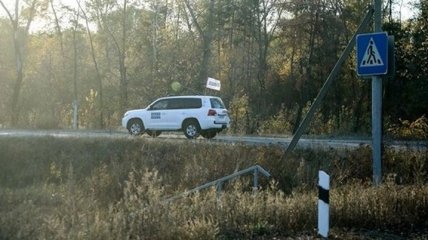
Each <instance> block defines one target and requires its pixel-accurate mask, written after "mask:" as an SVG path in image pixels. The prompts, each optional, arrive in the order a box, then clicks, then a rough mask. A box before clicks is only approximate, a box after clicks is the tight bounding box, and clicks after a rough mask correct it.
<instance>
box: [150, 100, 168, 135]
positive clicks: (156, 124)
mask: <svg viewBox="0 0 428 240" xmlns="http://www.w3.org/2000/svg"><path fill="white" fill-rule="evenodd" d="M168 104H169V99H161V100H159V101H156V102H155V103H153V104H152V105H150V107H149V108H148V109H147V113H148V114H147V119H146V121H145V127H146V129H164V128H165V125H166V119H165V117H166V111H167V109H168Z"/></svg>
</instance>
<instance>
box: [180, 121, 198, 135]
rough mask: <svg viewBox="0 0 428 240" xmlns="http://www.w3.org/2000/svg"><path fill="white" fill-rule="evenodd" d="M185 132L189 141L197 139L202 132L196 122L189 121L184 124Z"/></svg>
mask: <svg viewBox="0 0 428 240" xmlns="http://www.w3.org/2000/svg"><path fill="white" fill-rule="evenodd" d="M183 132H184V135H185V136H186V137H187V138H188V139H193V138H197V137H199V134H200V132H201V127H200V126H199V123H198V122H197V121H196V120H187V121H186V122H185V123H184V124H183Z"/></svg>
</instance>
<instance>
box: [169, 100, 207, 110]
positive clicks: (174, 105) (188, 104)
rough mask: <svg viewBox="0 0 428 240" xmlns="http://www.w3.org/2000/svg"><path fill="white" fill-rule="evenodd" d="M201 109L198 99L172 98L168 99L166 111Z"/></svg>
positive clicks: (200, 102) (200, 101)
mask: <svg viewBox="0 0 428 240" xmlns="http://www.w3.org/2000/svg"><path fill="white" fill-rule="evenodd" d="M201 107H202V100H201V99H200V98H174V99H170V101H169V104H168V109H195V108H201Z"/></svg>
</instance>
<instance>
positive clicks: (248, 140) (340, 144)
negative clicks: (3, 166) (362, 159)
mask: <svg viewBox="0 0 428 240" xmlns="http://www.w3.org/2000/svg"><path fill="white" fill-rule="evenodd" d="M43 136H51V137H58V138H133V136H130V135H129V134H128V133H127V132H126V131H125V130H123V131H119V130H78V131H74V130H22V129H0V137H43ZM141 137H142V138H148V139H153V138H152V137H150V136H148V135H147V134H144V135H143V136H141ZM157 138H158V139H159V140H170V139H173V140H174V141H189V140H188V139H186V138H185V137H184V135H183V134H182V133H180V132H177V133H162V134H161V135H160V136H159V137H157ZM291 139H292V137H291V136H278V137H269V136H237V135H223V134H219V135H217V136H216V137H215V138H213V139H211V140H206V139H204V138H202V137H199V138H198V139H197V140H193V141H200V142H207V141H209V142H213V143H228V144H229V143H233V144H249V145H279V146H283V147H284V148H286V147H287V146H288V144H289V143H290V141H291ZM383 144H384V146H385V147H387V148H390V149H394V150H421V151H427V149H428V141H384V142H383ZM370 145H371V140H370V139H369V138H355V137H341V138H325V137H323V138H317V137H310V138H309V137H304V138H302V139H300V140H299V142H298V144H297V146H296V148H322V149H356V148H359V147H362V146H367V147H370Z"/></svg>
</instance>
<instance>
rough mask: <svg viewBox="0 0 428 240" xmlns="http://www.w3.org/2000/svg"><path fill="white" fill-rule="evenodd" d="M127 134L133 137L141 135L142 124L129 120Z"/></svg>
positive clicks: (139, 121) (142, 130)
mask: <svg viewBox="0 0 428 240" xmlns="http://www.w3.org/2000/svg"><path fill="white" fill-rule="evenodd" d="M128 132H129V133H130V134H131V135H134V136H138V135H141V134H143V132H144V125H143V122H142V121H141V120H140V119H131V120H130V121H129V123H128Z"/></svg>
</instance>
